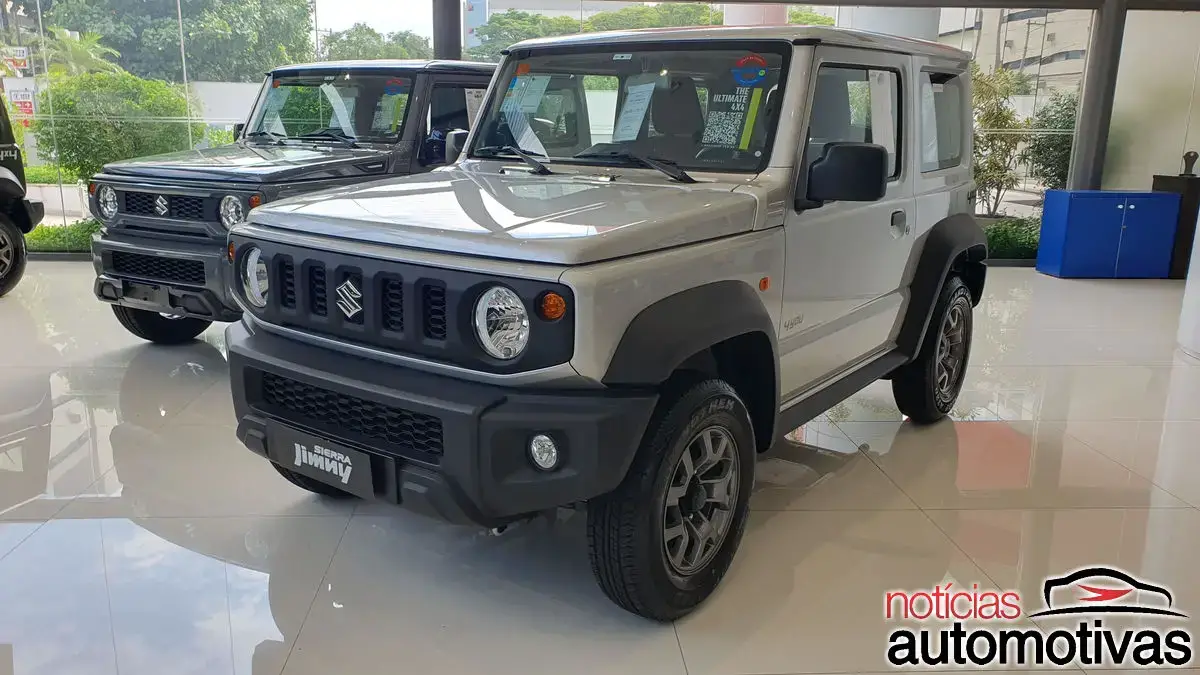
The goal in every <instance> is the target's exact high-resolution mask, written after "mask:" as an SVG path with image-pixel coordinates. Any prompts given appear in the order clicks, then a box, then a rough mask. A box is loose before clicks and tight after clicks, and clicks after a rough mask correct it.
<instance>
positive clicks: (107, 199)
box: [96, 185, 117, 220]
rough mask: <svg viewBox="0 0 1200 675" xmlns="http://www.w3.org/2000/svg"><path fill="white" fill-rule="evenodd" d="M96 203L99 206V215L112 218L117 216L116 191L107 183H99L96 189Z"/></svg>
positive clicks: (108, 218)
mask: <svg viewBox="0 0 1200 675" xmlns="http://www.w3.org/2000/svg"><path fill="white" fill-rule="evenodd" d="M96 205H97V206H99V207H100V217H101V218H103V219H105V220H112V219H113V218H116V217H117V191H116V190H114V189H112V188H111V187H109V186H108V185H101V186H100V189H99V190H96Z"/></svg>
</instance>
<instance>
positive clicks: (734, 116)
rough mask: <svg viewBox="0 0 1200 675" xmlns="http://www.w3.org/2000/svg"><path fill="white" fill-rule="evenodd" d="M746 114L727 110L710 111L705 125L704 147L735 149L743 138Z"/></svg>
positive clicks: (702, 141)
mask: <svg viewBox="0 0 1200 675" xmlns="http://www.w3.org/2000/svg"><path fill="white" fill-rule="evenodd" d="M743 117H744V113H741V112H737V111H727V110H710V111H709V112H708V122H707V123H705V125H704V138H703V139H702V140H701V141H700V142H701V144H703V145H715V146H724V147H733V146H735V145H737V144H738V141H739V140H741V137H742V118H743Z"/></svg>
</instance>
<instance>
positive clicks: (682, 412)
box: [587, 380, 755, 621]
mask: <svg viewBox="0 0 1200 675" xmlns="http://www.w3.org/2000/svg"><path fill="white" fill-rule="evenodd" d="M714 429H716V430H723V431H717V432H715V433H717V434H720V433H725V434H726V435H725V436H719V438H723V439H726V441H725V442H732V444H733V446H734V447H733V448H732V450H727V451H726V454H728V456H729V465H730V466H731V467H733V468H732V469H731V471H733V472H735V473H734V474H733V475H732V477H730V478H727V479H724V480H727V482H728V484H727V485H726V489H727V490H729V489H736V496H735V497H733V498H732V500H727V501H731V502H732V503H731V504H729V505H728V506H729V508H724V509H718V508H716V507H715V506H714V507H713V511H712V515H711V516H710V518H712V519H713V520H708V519H707V518H706V520H705V521H702V522H714V521H715V519H716V518H717V517H718V515H719V516H720V517H721V518H722V520H723V523H722V525H721V526H720V527H721V528H722V529H723V530H724V533H723V535H721V537H720V538H719V539H717V540H715V541H716V543H715V544H712V545H709V546H704V547H702V548H701V557H700V559H698V560H693V562H694V563H696V565H695V567H694V569H692V570H690V571H686V572H685V573H681V572H680V568H679V567H678V564H677V561H672V560H671V559H670V558H671V557H672V556H671V555H670V554H669V553H668V546H669V542H674V541H677V539H676V538H669V537H668V536H667V534H666V533H667V530H668V527H669V526H668V523H669V522H671V521H672V520H675V521H676V525H674V526H671V529H680V530H683V531H686V532H689V533H694V532H695V530H694V529H689V525H688V523H693V524H694V523H695V522H696V521H694V520H689V516H686V515H683V513H682V511H681V510H680V509H681V507H679V506H678V505H679V504H682V503H684V502H688V504H689V505H693V504H694V502H696V501H697V500H698V499H703V498H704V497H711V495H710V494H708V493H707V492H705V493H703V494H702V495H700V496H695V495H694V494H693V490H694V489H695V488H693V489H684V490H683V492H684V493H686V494H687V496H685V497H683V498H678V497H676V498H675V501H676V504H677V506H675V507H671V509H672V511H673V512H674V515H672V513H671V511H669V510H668V506H667V505H668V491H669V488H670V486H671V483H672V482H673V481H677V480H678V479H679V478H680V477H683V478H684V480H683V481H682V482H683V483H684V487H685V488H686V487H687V486H691V485H692V480H691V479H692V478H693V477H694V478H696V479H697V480H698V479H699V478H700V477H702V476H705V475H709V476H711V475H712V474H711V473H706V472H705V471H700V470H697V471H695V472H694V476H692V475H690V474H689V475H684V474H680V473H678V472H679V471H680V470H681V467H682V466H683V465H682V463H681V461H680V460H681V457H682V456H683V453H684V452H685V450H686V451H688V452H689V458H690V457H691V456H692V455H691V453H692V452H693V449H694V448H695V447H696V446H694V445H693V441H694V440H696V439H699V438H700V434H706V435H708V434H710V433H714V432H713V431H712V430H714ZM722 447H723V448H724V447H727V446H726V445H725V444H724V442H723V443H722ZM701 449H703V447H702V446H701ZM754 462H755V445H754V427H753V426H752V424H751V422H750V415H749V413H748V412H747V411H746V407H745V405H744V404H743V403H742V401H741V399H740V398H738V395H737V393H736V392H735V391H734V390H733V388H732V387H730V386H729V385H728V384H726V383H725V382H723V381H721V380H707V381H702V382H699V383H696V384H693V385H691V386H687V387H685V388H681V389H679V390H674V391H672V392H668V393H665V394H664V396H663V397H662V399H661V400H660V402H659V406H658V409H657V410H656V411H655V414H654V416H653V418H652V419H651V421H650V424H649V425H648V426H647V429H646V434H645V436H644V437H643V438H642V444H641V447H640V448H638V452H637V455H636V457H635V458H634V461H633V465H632V466H631V467H630V469H629V473H628V474H627V475H626V476H625V479H624V481H622V483H621V485H620V486H618V487H617V489H616V490H614V491H613V492H611V493H609V494H606V495H603V496H601V497H599V498H597V499H594V500H592V501H591V502H590V503H589V504H588V509H587V511H588V513H587V531H588V554H589V557H590V558H591V562H592V572H593V573H594V574H595V576H596V581H597V582H598V583H599V585H600V588H601V589H602V590H603V591H604V594H605V595H607V596H608V597H609V599H611V600H612V601H613V602H615V603H616V604H617V605H619V606H620V607H621V608H623V609H625V610H628V611H630V612H632V613H634V614H637V615H639V616H643V617H646V618H648V619H654V620H656V621H672V620H674V619H677V618H679V617H681V616H684V615H686V614H688V613H689V612H691V611H692V610H694V609H695V608H696V607H697V606H699V605H700V603H702V602H703V601H704V600H705V599H706V598H707V597H708V596H709V595H710V594H712V592H713V591H714V590H715V589H716V588H717V585H718V584H720V582H721V579H722V578H723V577H724V576H725V572H726V571H727V570H728V569H729V566H730V564H731V563H732V562H733V556H734V554H735V553H736V552H737V549H738V544H739V543H740V542H741V539H742V534H743V532H744V531H745V528H746V517H747V514H748V512H749V508H750V492H751V490H752V489H753V487H754ZM691 466H696V467H698V466H700V465H699V464H697V463H694V462H693V463H692V464H691ZM714 468H715V466H714ZM701 508H703V507H701ZM702 515H703V514H702ZM691 536H692V535H691V534H688V536H687V537H683V541H684V545H686V544H687V543H690V541H691ZM677 548H683V547H677ZM704 551H709V553H707V554H706V555H705V554H704ZM686 555H687V551H686V549H684V550H683V552H682V553H681V554H680V557H681V558H682V557H685V556H686Z"/></svg>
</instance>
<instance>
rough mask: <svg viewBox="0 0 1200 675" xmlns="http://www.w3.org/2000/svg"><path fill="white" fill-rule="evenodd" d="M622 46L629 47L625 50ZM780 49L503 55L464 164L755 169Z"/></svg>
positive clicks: (780, 65)
mask: <svg viewBox="0 0 1200 675" xmlns="http://www.w3.org/2000/svg"><path fill="white" fill-rule="evenodd" d="M631 47H635V48H636V49H635V50H633V51H631V49H630V48H631ZM790 50H791V45H789V44H786V43H779V42H764V43H757V44H740V43H739V44H732V43H729V42H717V41H713V42H708V43H703V44H701V43H697V44H696V45H695V46H691V45H688V46H686V47H681V46H680V45H679V43H673V44H671V45H669V46H668V45H653V44H637V45H630V44H625V45H620V46H613V47H611V48H601V47H597V49H596V50H595V51H588V52H586V53H580V52H577V51H572V52H568V53H562V52H555V53H542V54H539V53H537V52H534V53H533V54H531V55H528V56H526V57H524V58H518V57H512V58H509V59H508V60H507V61H506V62H505V66H504V68H503V70H502V71H501V72H500V74H499V78H500V79H499V80H498V81H499V82H500V83H502V85H503V86H499V87H497V93H496V94H495V96H494V97H493V99H492V100H491V101H489V103H488V107H487V110H486V113H485V114H484V116H483V117H482V122H481V125H480V132H479V133H478V134H477V135H476V138H475V141H474V144H473V147H472V152H471V156H473V157H495V156H501V155H512V154H514V153H513V150H514V149H516V150H520V151H523V152H525V153H528V154H529V155H532V156H534V157H536V158H538V159H542V158H546V160H544V161H548V163H550V164H553V163H554V162H566V163H578V164H613V163H636V164H639V165H642V166H645V165H646V163H645V161H637V160H636V158H637V157H641V158H643V160H644V159H646V158H649V159H651V160H657V161H658V162H667V163H669V164H672V165H675V166H677V167H679V168H683V169H693V170H698V171H740V172H751V171H761V170H762V169H763V168H765V167H766V165H767V160H768V159H769V157H768V155H769V154H770V149H769V143H770V142H771V139H772V138H773V136H774V132H775V124H776V121H777V119H778V116H779V100H780V98H781V97H780V94H781V90H780V85H781V83H782V82H783V81H784V78H785V77H786V70H787V64H788V57H789V55H790V53H791V51H790Z"/></svg>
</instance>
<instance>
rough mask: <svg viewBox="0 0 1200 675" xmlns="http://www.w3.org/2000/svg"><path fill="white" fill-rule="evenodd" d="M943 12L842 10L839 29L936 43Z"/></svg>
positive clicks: (931, 9) (933, 9)
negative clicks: (852, 29) (934, 41)
mask: <svg viewBox="0 0 1200 675" xmlns="http://www.w3.org/2000/svg"><path fill="white" fill-rule="evenodd" d="M941 17H942V10H941V8H939V7H858V6H855V7H842V8H840V9H839V10H838V16H837V25H838V27H839V28H854V29H857V30H865V31H870V32H872V33H886V34H888V35H899V36H901V37H908V38H917V39H920V40H937V39H938V29H939V27H940V25H941Z"/></svg>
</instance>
